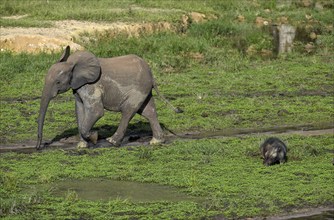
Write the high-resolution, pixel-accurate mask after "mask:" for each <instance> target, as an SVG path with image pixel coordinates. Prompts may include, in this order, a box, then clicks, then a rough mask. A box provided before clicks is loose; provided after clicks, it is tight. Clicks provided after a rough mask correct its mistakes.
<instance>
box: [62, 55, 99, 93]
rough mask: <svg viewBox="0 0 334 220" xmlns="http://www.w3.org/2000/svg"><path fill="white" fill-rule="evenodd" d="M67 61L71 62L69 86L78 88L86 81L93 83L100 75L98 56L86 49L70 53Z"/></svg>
mask: <svg viewBox="0 0 334 220" xmlns="http://www.w3.org/2000/svg"><path fill="white" fill-rule="evenodd" d="M67 62H69V63H73V65H74V66H73V70H72V74H73V75H72V80H71V88H72V89H74V90H75V89H78V88H80V87H81V86H83V85H85V84H87V83H93V82H95V81H96V80H98V78H99V77H100V75H101V66H100V62H99V60H98V58H97V57H96V56H95V55H94V54H92V53H90V52H88V51H78V52H76V53H74V54H72V55H71V56H70V57H69V58H68V60H67Z"/></svg>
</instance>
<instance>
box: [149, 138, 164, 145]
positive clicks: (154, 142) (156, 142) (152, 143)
mask: <svg viewBox="0 0 334 220" xmlns="http://www.w3.org/2000/svg"><path fill="white" fill-rule="evenodd" d="M164 142H165V140H164V139H156V138H155V137H153V138H152V140H151V141H150V145H158V144H163V143H164Z"/></svg>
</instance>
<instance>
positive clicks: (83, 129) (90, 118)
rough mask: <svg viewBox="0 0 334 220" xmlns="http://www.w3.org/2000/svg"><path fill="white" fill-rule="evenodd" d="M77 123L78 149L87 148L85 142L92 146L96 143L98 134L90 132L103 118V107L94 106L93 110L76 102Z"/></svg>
mask: <svg viewBox="0 0 334 220" xmlns="http://www.w3.org/2000/svg"><path fill="white" fill-rule="evenodd" d="M76 113H77V122H78V128H79V133H80V142H79V144H78V145H77V147H78V148H82V147H87V145H88V144H87V141H91V142H92V143H93V144H96V143H97V139H98V133H97V132H91V131H90V130H91V128H92V127H93V125H94V124H95V123H96V121H97V120H99V119H100V118H101V117H102V116H103V106H98V105H97V106H95V107H94V109H93V108H85V106H84V104H83V103H82V102H80V101H76Z"/></svg>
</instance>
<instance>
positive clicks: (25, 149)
mask: <svg viewBox="0 0 334 220" xmlns="http://www.w3.org/2000/svg"><path fill="white" fill-rule="evenodd" d="M277 134H280V135H282V134H286V135H288V134H289V135H292V134H293V135H302V136H319V135H324V134H334V128H330V127H329V126H327V128H326V127H325V126H324V127H323V128H322V129H315V128H314V127H312V126H300V127H276V128H270V129H267V130H261V129H225V130H222V131H215V132H189V133H183V134H175V133H169V134H167V135H166V144H168V143H171V142H173V141H175V140H184V141H187V140H194V139H205V138H224V137H237V136H245V135H255V136H260V135H266V136H274V135H277ZM151 138H152V136H151V133H138V134H134V135H132V134H131V135H130V134H128V135H126V136H125V138H124V140H123V142H122V144H121V147H124V146H142V145H149V141H150V140H151ZM78 141H79V137H78V136H69V137H64V138H61V139H54V140H51V141H47V142H44V148H43V150H52V149H63V150H74V149H76V144H77V143H78ZM35 144H36V142H34V141H29V142H27V143H17V144H10V145H0V153H5V152H21V153H33V152H36V149H35ZM89 147H90V148H92V149H93V148H100V147H113V146H111V145H110V144H109V143H108V142H107V141H106V140H105V138H99V141H98V143H97V144H96V145H90V146H89Z"/></svg>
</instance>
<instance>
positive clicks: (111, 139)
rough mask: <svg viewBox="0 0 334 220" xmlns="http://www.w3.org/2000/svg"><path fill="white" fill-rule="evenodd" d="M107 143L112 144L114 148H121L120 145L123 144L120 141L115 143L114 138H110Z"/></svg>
mask: <svg viewBox="0 0 334 220" xmlns="http://www.w3.org/2000/svg"><path fill="white" fill-rule="evenodd" d="M107 141H108V142H109V143H111V144H112V145H114V146H119V145H121V143H120V142H119V141H118V142H117V141H115V140H114V139H113V138H112V137H109V138H107Z"/></svg>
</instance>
